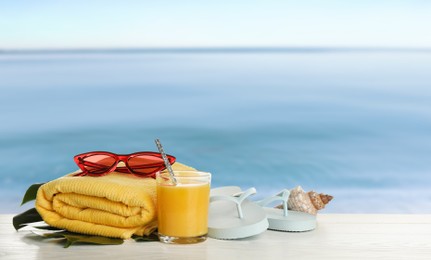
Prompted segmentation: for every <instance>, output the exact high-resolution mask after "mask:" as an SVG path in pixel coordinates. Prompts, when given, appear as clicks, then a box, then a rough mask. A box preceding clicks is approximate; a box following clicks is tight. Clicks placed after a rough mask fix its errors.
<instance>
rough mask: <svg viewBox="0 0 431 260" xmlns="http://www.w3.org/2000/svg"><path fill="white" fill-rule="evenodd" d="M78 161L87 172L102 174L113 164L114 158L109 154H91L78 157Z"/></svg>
mask: <svg viewBox="0 0 431 260" xmlns="http://www.w3.org/2000/svg"><path fill="white" fill-rule="evenodd" d="M79 162H80V164H81V165H83V166H84V167H85V169H86V170H87V172H88V173H89V174H104V173H105V172H106V171H107V170H109V168H111V167H112V166H114V164H115V162H116V160H115V158H114V157H112V156H109V155H104V154H93V155H89V156H86V157H81V158H79Z"/></svg>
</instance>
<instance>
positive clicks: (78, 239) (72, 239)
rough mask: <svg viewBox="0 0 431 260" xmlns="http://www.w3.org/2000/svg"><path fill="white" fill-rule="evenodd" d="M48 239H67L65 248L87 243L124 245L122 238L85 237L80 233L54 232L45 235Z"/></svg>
mask: <svg viewBox="0 0 431 260" xmlns="http://www.w3.org/2000/svg"><path fill="white" fill-rule="evenodd" d="M44 237H46V238H65V239H66V244H65V245H64V248H68V247H69V246H71V245H73V244H75V243H86V244H96V245H120V244H123V243H124V240H123V239H121V238H110V237H102V236H93V235H84V234H79V233H73V232H69V231H62V232H53V233H47V234H44Z"/></svg>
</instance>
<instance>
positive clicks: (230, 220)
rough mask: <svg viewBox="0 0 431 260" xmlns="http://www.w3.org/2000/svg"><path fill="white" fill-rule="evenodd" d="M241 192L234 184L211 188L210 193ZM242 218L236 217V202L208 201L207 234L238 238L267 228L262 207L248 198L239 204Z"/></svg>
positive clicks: (230, 193) (229, 194) (229, 193)
mask: <svg viewBox="0 0 431 260" xmlns="http://www.w3.org/2000/svg"><path fill="white" fill-rule="evenodd" d="M238 192H241V188H239V187H236V186H229V187H221V188H216V189H212V190H211V195H212V196H214V195H226V196H231V195H232V194H235V193H238ZM241 207H242V211H243V215H244V218H242V219H241V218H239V217H238V211H237V208H236V204H235V203H232V202H231V201H225V200H218V201H213V202H211V203H210V208H209V218H208V236H209V237H212V238H217V239H240V238H246V237H250V236H254V235H258V234H260V233H262V232H264V231H265V230H267V229H268V226H269V223H268V220H267V217H266V213H265V211H264V210H263V208H262V207H260V206H259V205H257V204H255V203H254V202H251V201H249V200H245V201H243V203H242V204H241Z"/></svg>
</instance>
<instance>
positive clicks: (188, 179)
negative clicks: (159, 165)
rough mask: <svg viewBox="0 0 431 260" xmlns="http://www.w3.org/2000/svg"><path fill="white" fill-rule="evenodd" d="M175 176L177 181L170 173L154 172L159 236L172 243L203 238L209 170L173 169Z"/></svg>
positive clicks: (207, 202) (204, 237) (201, 239)
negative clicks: (173, 180) (173, 179)
mask: <svg viewBox="0 0 431 260" xmlns="http://www.w3.org/2000/svg"><path fill="white" fill-rule="evenodd" d="M174 176H175V180H176V182H177V183H176V184H174V183H173V182H172V179H171V177H170V175H169V173H167V172H158V173H157V174H156V180H157V214H158V232H159V239H160V241H162V242H164V243H174V244H191V243H198V242H202V241H205V240H206V237H207V233H208V206H209V193H210V184H211V174H210V173H208V172H200V171H174Z"/></svg>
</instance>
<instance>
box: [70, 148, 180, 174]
mask: <svg viewBox="0 0 431 260" xmlns="http://www.w3.org/2000/svg"><path fill="white" fill-rule="evenodd" d="M166 156H167V157H168V160H169V163H171V164H173V163H174V162H175V157H174V156H172V155H166ZM73 159H74V161H75V163H76V164H77V165H78V167H79V168H80V169H81V170H82V172H80V173H77V174H75V175H74V176H103V175H106V174H108V173H110V172H113V171H114V170H115V171H117V172H121V173H132V174H134V175H137V176H139V177H154V176H155V174H156V172H158V171H162V170H164V169H165V168H166V166H165V163H164V161H163V158H162V155H161V154H160V153H156V152H136V153H131V154H114V153H110V152H104V151H95V152H88V153H82V154H78V155H75V157H74V158H73ZM119 162H123V163H124V165H125V166H118V165H117V164H118V163H119Z"/></svg>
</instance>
